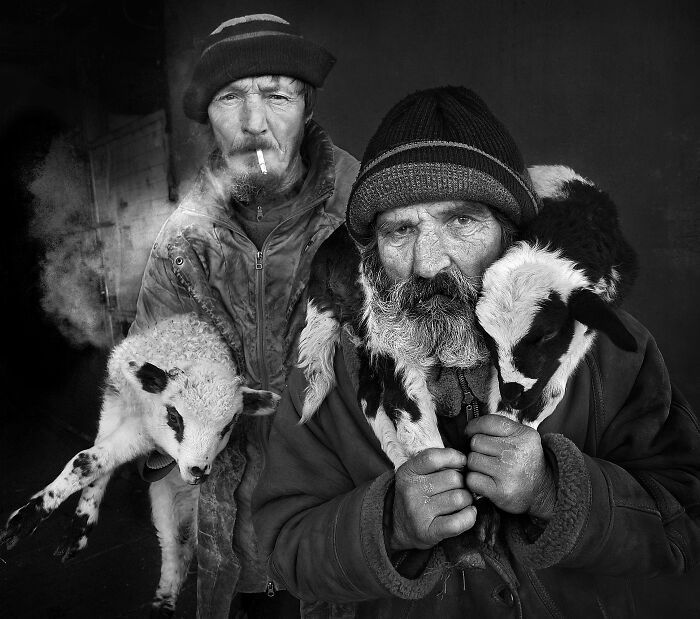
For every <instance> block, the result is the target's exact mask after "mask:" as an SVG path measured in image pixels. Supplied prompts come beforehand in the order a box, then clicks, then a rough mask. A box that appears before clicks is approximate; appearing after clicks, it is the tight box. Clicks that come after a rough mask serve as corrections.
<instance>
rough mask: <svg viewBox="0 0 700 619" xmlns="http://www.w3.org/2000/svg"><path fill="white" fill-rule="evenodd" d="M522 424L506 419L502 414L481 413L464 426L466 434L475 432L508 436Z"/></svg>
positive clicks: (472, 434)
mask: <svg viewBox="0 0 700 619" xmlns="http://www.w3.org/2000/svg"><path fill="white" fill-rule="evenodd" d="M521 425H522V424H519V423H518V422H517V421H513V420H512V419H508V417H504V416H503V415H495V414H493V415H483V416H482V417H477V418H476V419H472V420H471V421H470V422H469V423H468V424H467V427H466V433H467V436H474V435H475V434H488V435H489V436H510V435H511V434H513V433H514V432H516V431H517V430H518V429H519V428H520V427H521Z"/></svg>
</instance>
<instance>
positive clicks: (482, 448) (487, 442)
mask: <svg viewBox="0 0 700 619" xmlns="http://www.w3.org/2000/svg"><path fill="white" fill-rule="evenodd" d="M469 446H470V447H471V450H472V452H477V453H480V454H484V455H485V456H496V457H498V456H500V455H501V453H502V452H503V449H504V448H505V447H506V446H507V443H506V441H505V440H504V439H503V437H501V436H489V435H488V434H475V435H474V436H472V439H471V441H470V442H469ZM467 464H468V462H467Z"/></svg>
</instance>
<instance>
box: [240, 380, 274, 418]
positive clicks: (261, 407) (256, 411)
mask: <svg viewBox="0 0 700 619" xmlns="http://www.w3.org/2000/svg"><path fill="white" fill-rule="evenodd" d="M241 391H242V392H243V414H244V415H252V416H254V417H260V416H263V415H271V414H272V413H274V412H275V411H276V410H277V403H278V402H279V401H280V399H281V398H280V396H278V395H277V394H276V393H272V391H259V390H257V389H249V388H248V387H241Z"/></svg>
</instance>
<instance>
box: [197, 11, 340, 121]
mask: <svg viewBox="0 0 700 619" xmlns="http://www.w3.org/2000/svg"><path fill="white" fill-rule="evenodd" d="M334 63H335V58H334V57H333V56H332V55H331V54H330V53H329V52H327V51H326V50H325V49H324V48H323V47H321V46H320V45H317V44H316V43H312V42H311V41H307V40H306V39H304V38H303V37H302V36H301V35H300V34H299V33H298V32H297V31H296V30H295V29H294V28H292V26H291V25H290V24H289V22H287V21H285V20H284V19H282V18H281V17H277V16H276V15H267V14H260V15H245V16H243V17H236V18H234V19H229V20H228V21H225V22H223V23H222V24H221V25H220V26H219V27H218V28H216V30H214V32H212V33H211V34H210V35H209V36H208V37H207V39H206V41H205V42H204V47H203V49H202V52H201V54H200V56H199V60H198V61H197V64H196V65H195V67H194V73H193V75H192V81H191V83H190V85H189V87H188V88H187V90H186V91H185V94H184V97H183V107H184V109H185V115H186V116H187V117H188V118H191V119H192V120H196V121H197V122H199V123H206V122H207V120H208V115H207V110H208V108H209V104H210V103H211V100H212V98H213V96H214V95H215V94H216V93H217V92H218V91H219V90H220V89H221V88H223V87H224V86H226V84H229V83H231V82H233V81H235V80H237V79H241V78H243V77H253V76H256V75H285V76H287V77H294V78H296V79H300V80H302V81H304V82H306V83H307V84H311V85H312V86H315V87H317V88H318V87H320V86H322V85H323V82H324V80H325V79H326V76H327V75H328V73H329V71H330V70H331V68H332V67H333V64H334Z"/></svg>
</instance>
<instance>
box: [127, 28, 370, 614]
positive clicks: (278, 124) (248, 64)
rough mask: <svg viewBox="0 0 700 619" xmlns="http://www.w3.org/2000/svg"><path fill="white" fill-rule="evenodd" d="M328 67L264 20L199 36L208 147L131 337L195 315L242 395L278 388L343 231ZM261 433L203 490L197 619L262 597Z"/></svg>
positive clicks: (353, 169) (168, 230)
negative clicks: (321, 264)
mask: <svg viewBox="0 0 700 619" xmlns="http://www.w3.org/2000/svg"><path fill="white" fill-rule="evenodd" d="M334 62H335V59H334V58H333V57H332V56H331V55H330V54H329V53H328V52H327V51H326V50H325V49H323V48H322V47H320V46H319V45H317V44H315V43H313V42H311V41H308V40H306V39H304V38H303V37H301V36H300V35H299V33H297V32H296V31H295V30H294V29H293V28H292V27H291V26H290V24H289V23H288V22H286V21H285V20H283V19H281V18H279V17H276V16H274V15H249V16H246V17H242V18H236V19H232V20H229V21H226V22H224V23H222V24H221V25H220V26H219V27H218V28H216V30H214V31H213V32H212V33H211V35H210V36H209V37H208V38H207V40H206V41H205V44H204V47H203V50H202V52H201V55H200V57H199V60H198V61H197V64H196V66H195V68H194V73H193V77H192V81H191V84H190V85H189V87H188V89H187V91H186V92H185V95H184V109H185V113H186V115H187V116H188V117H189V118H191V119H192V120H194V121H196V122H199V123H204V124H208V125H209V127H210V128H211V135H212V143H213V150H212V152H211V155H210V157H209V161H208V162H207V164H206V165H204V166H203V167H202V169H201V171H200V173H199V175H198V177H197V179H196V181H195V183H194V186H193V188H192V189H191V191H190V192H189V193H188V195H186V196H185V198H184V199H183V200H182V202H181V203H180V204H179V206H178V208H177V210H176V211H175V212H174V213H173V214H172V216H171V217H170V218H169V219H168V221H167V222H166V223H165V225H164V226H163V228H162V230H161V232H160V233H159V235H158V238H157V239H156V242H155V243H154V245H153V250H152V252H151V256H150V258H149V260H148V264H147V266H146V270H145V273H144V277H143V282H142V287H141V291H140V294H139V298H138V303H137V310H136V319H135V321H134V323H133V325H132V327H131V332H132V333H133V332H137V331H140V330H142V329H144V328H146V327H147V326H149V325H152V324H153V323H155V322H156V321H157V320H159V319H160V318H164V317H167V316H170V315H173V314H181V313H185V312H190V311H193V312H196V313H198V314H200V315H202V316H206V317H208V318H209V319H210V320H212V321H213V323H214V324H216V325H217V327H218V328H219V330H220V331H221V333H222V334H223V336H224V337H225V338H226V340H227V342H228V344H229V346H230V347H231V350H232V352H233V354H234V357H235V358H236V361H237V363H238V365H239V368H240V370H241V373H242V374H243V375H244V376H245V377H246V379H247V381H248V385H249V386H251V387H256V388H265V389H272V390H275V391H277V392H281V391H282V389H283V388H284V385H285V377H286V373H287V371H288V369H289V368H290V367H291V366H292V365H293V363H294V360H295V358H294V355H295V350H294V346H293V344H294V341H295V337H296V335H297V333H298V331H299V330H300V329H301V327H302V326H303V323H304V318H305V309H306V296H305V295H306V286H307V282H308V278H309V267H310V263H311V260H312V258H313V256H314V253H315V251H316V250H317V248H318V247H319V245H321V243H322V242H323V241H324V240H325V239H326V238H327V237H328V236H329V235H330V234H331V233H332V232H333V230H335V229H336V228H337V227H338V226H339V225H341V224H342V222H343V220H344V217H345V207H346V202H347V197H348V194H349V191H350V188H351V184H352V181H353V180H354V178H355V175H356V173H357V168H358V163H357V161H356V160H355V159H354V158H353V157H352V156H350V155H349V154H348V153H346V152H345V151H343V150H341V149H339V148H337V147H336V146H334V145H333V143H332V142H331V140H330V138H329V137H328V135H327V134H326V132H325V131H324V130H323V129H322V128H321V127H320V126H319V125H317V124H316V123H315V122H314V121H313V120H312V115H313V107H314V102H315V97H316V89H317V88H318V87H320V86H322V85H323V82H324V80H325V78H326V76H327V75H328V72H329V71H330V69H331V68H332V66H333V63H334ZM268 430H269V419H254V420H245V421H244V422H242V423H241V427H240V428H238V429H237V431H236V432H234V433H233V435H234V437H233V438H232V439H231V441H230V442H229V445H228V446H227V448H226V449H225V450H224V452H222V453H221V454H220V456H219V458H218V459H217V466H216V467H215V469H214V471H213V474H212V476H211V478H210V479H209V480H208V481H207V483H205V484H203V485H202V490H201V498H200V505H199V530H200V535H199V545H198V556H197V560H198V616H199V617H227V616H228V614H229V609H230V607H231V602H232V599H233V595H234V591H239V592H245V593H255V592H263V591H266V590H267V591H271V586H272V585H271V584H270V583H271V580H270V578H269V577H268V574H267V571H266V565H265V557H264V556H261V555H260V554H259V552H258V545H257V541H256V537H255V533H254V531H253V527H252V523H251V515H250V496H251V494H252V490H253V488H254V486H255V483H256V481H257V477H258V475H259V473H260V470H261V469H262V465H263V461H264V450H265V443H266V439H267V433H268ZM171 467H172V463H169V462H168V459H167V458H165V459H164V458H163V457H162V456H160V455H159V454H152V456H151V457H150V458H149V460H148V461H147V462H146V463H145V466H144V467H143V473H142V475H143V476H144V478H146V479H147V480H149V481H155V482H156V483H157V480H158V479H159V478H161V477H162V476H163V475H164V474H167V473H168V471H169V470H170V468H171ZM172 474H177V472H176V471H175V472H173V473H172ZM261 596H262V598H263V599H267V598H266V596H265V594H261ZM280 597H283V596H277V598H276V599H280ZM295 605H297V604H296V601H295V600H291V601H290V607H291V609H292V610H291V612H292V614H293V615H296V614H297V613H298V610H296V609H295V608H294V606H295ZM297 607H298V605H297ZM246 610H247V612H248V614H249V616H250V617H251V618H252V617H254V616H255V611H254V610H253V609H251V608H250V607H247V608H246ZM276 612H277V614H278V616H283V613H284V612H286V611H283V610H281V609H280V610H278V611H276Z"/></svg>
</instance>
